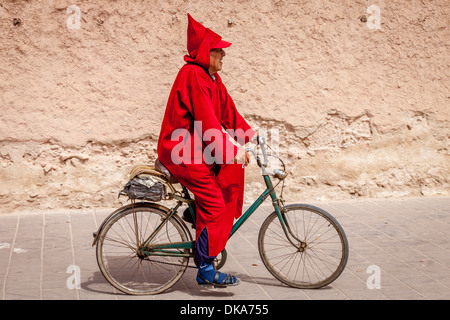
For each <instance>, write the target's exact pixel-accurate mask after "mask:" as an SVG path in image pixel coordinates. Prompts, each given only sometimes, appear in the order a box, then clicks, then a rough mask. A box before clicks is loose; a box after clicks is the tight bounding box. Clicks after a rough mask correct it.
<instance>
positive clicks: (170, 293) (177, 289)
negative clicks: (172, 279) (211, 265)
mask: <svg viewBox="0 0 450 320" xmlns="http://www.w3.org/2000/svg"><path fill="white" fill-rule="evenodd" d="M195 276H196V272H195V273H191V272H188V271H186V273H185V274H184V275H183V277H182V278H181V279H180V280H179V281H178V282H177V283H176V284H175V285H174V286H173V287H171V288H169V289H168V290H167V291H164V292H162V293H159V294H157V295H155V297H161V298H166V299H167V298H168V299H175V300H176V299H180V297H185V296H191V297H193V298H194V299H195V298H201V297H208V298H229V297H232V296H233V295H234V294H233V293H232V292H227V291H224V290H223V289H217V288H212V287H201V286H199V285H198V284H197V282H196V280H195ZM80 287H81V289H82V290H85V291H86V292H89V293H90V294H94V295H95V298H96V299H97V298H102V297H103V298H106V299H109V298H113V297H115V296H121V297H130V298H132V299H133V298H138V297H141V298H145V297H147V299H149V298H151V295H142V296H135V295H129V294H126V293H123V292H121V291H119V290H117V289H115V288H114V287H113V286H112V285H111V284H110V283H109V282H108V281H106V279H105V277H104V276H103V274H102V273H101V272H100V271H94V272H93V274H92V275H91V276H89V278H88V279H87V280H85V281H83V282H81V283H80Z"/></svg>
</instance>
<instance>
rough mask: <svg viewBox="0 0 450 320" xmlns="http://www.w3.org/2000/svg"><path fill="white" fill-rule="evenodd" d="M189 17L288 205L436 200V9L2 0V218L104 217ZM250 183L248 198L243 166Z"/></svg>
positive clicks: (146, 149) (441, 105)
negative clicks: (278, 166)
mask: <svg viewBox="0 0 450 320" xmlns="http://www.w3.org/2000/svg"><path fill="white" fill-rule="evenodd" d="M71 5H76V6H77V7H78V8H79V9H80V14H81V16H80V28H79V29H71V27H72V26H73V24H70V23H69V25H68V22H67V21H68V19H70V18H71V16H73V15H74V13H73V11H71V10H69V12H68V11H67V8H68V7H69V6H71ZM371 5H375V6H376V8H378V9H379V11H371V12H369V13H368V12H367V9H368V7H370V6H371ZM187 12H189V13H191V14H192V15H193V17H194V18H196V19H197V20H198V21H200V22H202V23H204V24H205V25H206V26H208V27H210V28H211V29H213V30H214V31H216V32H217V33H219V34H220V35H222V36H223V37H224V39H226V40H229V41H231V42H233V46H232V47H230V48H229V49H228V50H227V51H226V52H227V56H226V57H225V60H224V70H223V72H222V73H221V75H222V78H223V80H224V82H225V84H226V85H227V88H228V90H229V91H230V93H231V95H232V97H233V98H234V100H235V102H236V104H237V106H238V109H239V110H240V112H241V113H242V114H243V115H244V116H245V117H246V118H247V119H248V120H249V122H250V123H252V124H253V125H254V126H258V127H260V128H262V129H263V130H266V131H267V132H273V130H278V132H279V144H278V147H279V151H280V154H281V156H282V157H283V159H284V160H285V162H286V164H287V165H288V169H289V170H288V171H289V172H290V173H291V175H290V177H289V180H287V181H286V188H285V192H284V196H285V198H286V199H288V200H290V201H308V200H314V201H315V200H321V199H323V200H326V199H345V198H349V197H404V196H439V195H448V192H449V190H450V189H449V172H450V163H449V137H450V130H449V118H450V117H449V116H450V103H449V102H450V92H449V85H450V82H449V64H450V58H449V52H450V50H449V49H450V48H449V43H450V34H449V27H448V21H450V6H449V5H448V1H447V0H436V1H431V0H429V1H425V0H424V1H418V0H412V1H400V0H395V1H393V0H392V1H372V0H370V1H344V0H335V1H325V0H323V1H269V0H265V1H238V0H235V1H220V2H218V1H215V2H210V1H181V0H174V1H124V0H117V1H106V0H102V1H100V0H99V1H87V0H77V1H56V0H54V1H50V0H40V1H38V0H29V1H12V0H4V1H2V2H1V3H0V106H1V115H0V181H1V183H0V211H2V212H9V211H11V210H28V209H33V208H36V209H48V208H59V207H65V208H67V207H68V208H92V207H117V205H118V202H117V193H118V191H119V189H120V188H121V186H122V185H123V184H124V183H125V182H126V176H127V173H128V171H129V169H130V168H131V167H132V166H133V165H135V164H141V163H147V162H152V160H153V159H154V154H155V153H154V151H155V147H156V141H157V138H158V133H159V128H160V122H161V120H162V116H163V113H164V108H165V103H166V100H167V97H168V94H169V90H170V88H171V85H172V82H173V80H174V78H175V76H176V73H177V71H178V69H179V68H180V67H181V66H182V64H183V63H184V62H183V55H184V54H185V52H186V49H185V47H186V27H187V17H186V13H187ZM377 12H378V13H379V18H380V19H379V20H378V18H377V17H378V16H377ZM72 21H73V20H69V22H72ZM378 21H380V22H381V24H380V28H374V27H377V24H376V23H377V22H378ZM374 22H375V24H374ZM271 130H272V131H271ZM270 141H271V140H270V139H269V142H270ZM272 142H273V143H275V140H272ZM247 181H248V184H247V188H246V199H247V200H250V199H252V198H253V197H254V196H255V195H257V194H258V193H260V192H261V191H262V189H263V187H262V184H261V181H262V180H261V178H260V176H259V171H258V169H257V167H256V166H255V165H254V164H253V165H252V166H250V167H249V169H248V171H247Z"/></svg>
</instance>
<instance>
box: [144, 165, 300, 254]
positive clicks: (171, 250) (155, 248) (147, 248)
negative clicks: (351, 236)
mask: <svg viewBox="0 0 450 320" xmlns="http://www.w3.org/2000/svg"><path fill="white" fill-rule="evenodd" d="M263 177H264V182H265V183H266V190H264V192H263V193H262V194H261V195H260V196H259V197H258V198H257V199H256V200H255V201H254V202H253V204H252V205H251V206H250V207H249V208H248V209H247V210H246V211H245V212H244V213H243V214H242V216H241V217H240V218H239V219H238V220H237V221H236V222H235V223H234V224H233V227H232V229H231V232H230V236H229V238H231V237H232V236H233V235H234V234H235V233H236V231H237V230H239V228H240V227H241V226H242V225H243V224H244V222H245V221H246V220H247V219H248V218H249V217H250V216H251V215H252V214H253V213H254V212H255V211H256V209H258V207H259V206H260V205H261V204H262V203H263V202H264V201H265V200H266V198H267V197H268V196H270V197H271V199H272V205H273V207H274V209H275V212H276V214H277V216H278V219H279V220H280V223H281V226H282V228H283V230H284V233H285V234H286V237H287V239H288V240H289V241H290V242H291V243H292V245H294V246H295V247H298V246H299V244H301V241H300V240H299V239H296V237H295V236H293V234H292V232H291V231H290V228H289V225H288V224H287V222H286V220H285V219H284V217H283V214H282V209H281V208H280V203H279V199H278V198H277V196H276V193H275V188H274V187H273V184H272V181H271V179H270V177H269V175H267V174H266V175H263ZM183 191H184V193H185V196H184V197H183V198H184V199H183V200H180V201H179V202H178V204H177V205H176V206H175V207H174V208H172V209H171V211H170V212H169V215H168V216H167V218H166V219H164V220H163V221H162V222H161V224H160V225H159V226H158V227H157V228H156V229H155V231H154V232H153V233H152V235H150V236H149V237H148V238H147V239H146V241H144V244H143V245H142V246H140V247H141V249H140V250H141V253H142V254H144V255H145V256H155V255H159V256H177V257H192V255H193V252H191V253H183V252H181V251H180V250H186V249H194V248H195V241H186V242H171V243H157V244H150V242H151V240H152V239H153V237H154V235H155V234H156V233H157V232H158V231H159V230H161V228H162V227H163V226H164V225H165V223H166V222H167V221H168V220H169V219H170V218H171V217H172V216H173V215H174V214H175V212H176V211H177V209H178V208H179V207H180V205H181V203H182V201H186V202H187V203H188V206H189V209H190V212H191V214H192V217H193V219H194V221H195V214H194V210H193V204H192V199H191V198H190V196H189V193H188V192H187V189H186V188H185V187H184V186H183ZM289 235H290V236H291V237H293V238H294V239H295V240H296V242H297V243H294V242H292V241H291V237H290V236H289Z"/></svg>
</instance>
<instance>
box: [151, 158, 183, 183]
mask: <svg viewBox="0 0 450 320" xmlns="http://www.w3.org/2000/svg"><path fill="white" fill-rule="evenodd" d="M155 170H156V171H158V172H160V173H162V174H163V175H164V177H165V178H166V180H167V181H169V182H170V183H178V180H177V179H176V178H175V177H174V176H173V175H172V174H171V173H170V171H169V169H167V168H166V167H165V166H164V165H163V164H162V163H161V161H159V159H158V158H157V159H156V160H155Z"/></svg>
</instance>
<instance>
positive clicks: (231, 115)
mask: <svg viewBox="0 0 450 320" xmlns="http://www.w3.org/2000/svg"><path fill="white" fill-rule="evenodd" d="M219 85H220V99H221V105H222V125H223V126H224V127H225V128H226V129H228V130H229V133H230V135H231V136H232V137H233V138H234V139H235V140H236V141H237V142H238V143H239V144H241V145H244V144H246V143H247V142H249V141H250V139H251V138H252V137H253V136H254V134H255V131H253V129H252V128H251V127H250V125H249V124H248V123H247V121H245V119H244V118H243V117H242V116H241V115H240V114H239V112H238V111H237V109H236V106H235V104H234V101H233V99H232V98H231V96H230V95H229V93H228V91H227V89H226V88H225V85H224V84H223V83H222V82H220V84H219Z"/></svg>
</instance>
